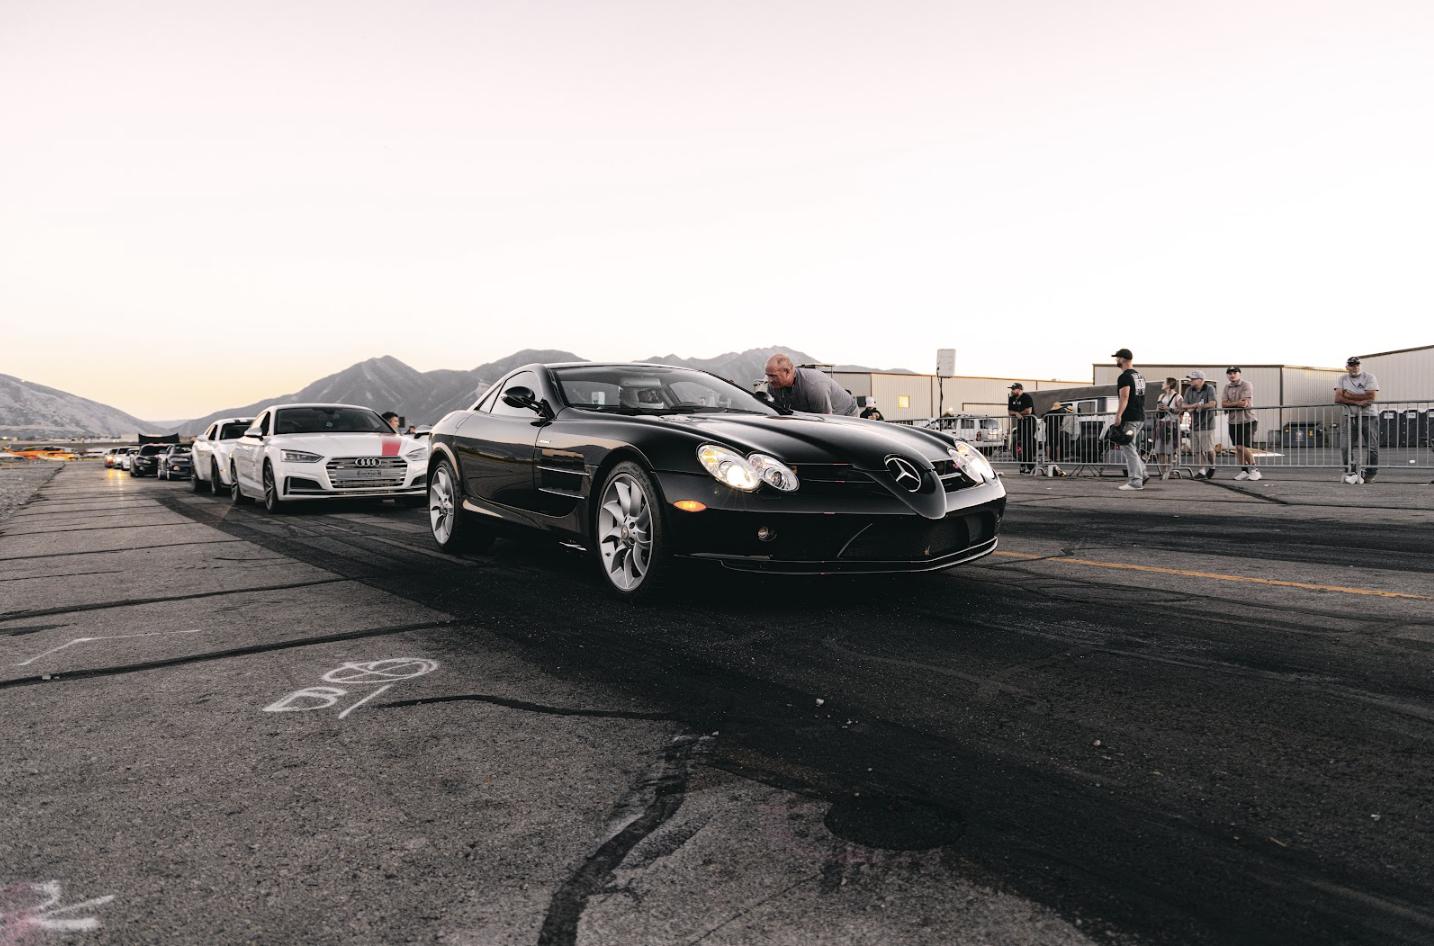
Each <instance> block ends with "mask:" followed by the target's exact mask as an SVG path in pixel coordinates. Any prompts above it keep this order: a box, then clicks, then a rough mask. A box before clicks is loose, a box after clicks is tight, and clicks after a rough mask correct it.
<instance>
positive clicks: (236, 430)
mask: <svg viewBox="0 0 1434 946" xmlns="http://www.w3.org/2000/svg"><path fill="white" fill-rule="evenodd" d="M252 423H254V422H253V421H252V420H247V421H240V422H239V423H236V424H225V425H224V426H222V427H220V428H219V439H220V440H238V439H239V438H240V437H242V436H244V431H246V430H248V429H249V425H250V424H252Z"/></svg>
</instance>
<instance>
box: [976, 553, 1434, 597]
mask: <svg viewBox="0 0 1434 946" xmlns="http://www.w3.org/2000/svg"><path fill="white" fill-rule="evenodd" d="M991 554H992V555H999V556H1000V557H1002V558H1014V559H1022V560H1025V561H1037V560H1039V561H1042V562H1053V563H1057V564H1063V565H1085V566H1087V567H1089V568H1113V569H1115V570H1117V571H1125V572H1150V573H1151V574H1153V575H1175V576H1178V577H1182V578H1208V579H1210V580H1212V581H1234V582H1242V583H1244V584H1249V585H1270V586H1274V587H1277V588H1300V589H1302V590H1304V591H1333V592H1336V593H1338V594H1342V595H1364V596H1366V597H1370V598H1400V599H1402V600H1405V601H1434V597H1431V596H1430V595H1416V594H1413V593H1411V592H1406V591H1381V590H1379V589H1378V588H1350V587H1348V586H1345V585H1320V584H1316V583H1314V582H1309V581H1284V580H1282V579H1279V578H1254V577H1252V576H1250V575H1226V574H1224V573H1222V572H1200V571H1194V570H1192V569H1188V568H1165V567H1164V566H1161V565H1132V564H1130V563H1128V562H1097V561H1094V560H1093V559H1089V558H1062V557H1055V558H1047V557H1045V556H1043V555H1027V554H1025V553H1024V552H1003V551H999V550H998V551H995V552H992V553H991Z"/></svg>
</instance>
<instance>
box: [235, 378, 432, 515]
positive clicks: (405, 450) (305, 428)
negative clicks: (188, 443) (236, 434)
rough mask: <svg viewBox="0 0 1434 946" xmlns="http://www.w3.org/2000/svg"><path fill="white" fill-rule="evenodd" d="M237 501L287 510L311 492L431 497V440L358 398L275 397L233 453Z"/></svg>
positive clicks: (417, 500)
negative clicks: (404, 430) (280, 400)
mask: <svg viewBox="0 0 1434 946" xmlns="http://www.w3.org/2000/svg"><path fill="white" fill-rule="evenodd" d="M229 464H230V465H229V477H230V479H231V481H232V482H233V484H234V487H233V489H232V490H231V492H230V496H231V498H232V499H233V501H234V502H235V503H236V504H238V503H245V502H248V501H249V500H250V499H262V500H263V502H264V508H265V509H267V510H269V511H270V512H281V511H282V510H283V505H284V503H286V502H296V501H299V500H308V499H355V498H364V499H398V500H399V501H401V502H404V503H407V504H409V505H414V506H421V505H423V503H424V500H425V498H426V496H427V491H428V485H427V470H428V447H427V445H425V444H423V443H421V442H419V441H417V440H415V439H414V438H412V437H404V436H402V435H400V434H396V433H394V432H393V428H391V427H389V425H388V423H387V422H386V421H385V420H384V419H383V418H382V417H380V416H379V414H378V412H377V411H375V410H372V409H371V408H367V407H359V406H357V405H353V404H275V405H273V406H271V407H268V408H265V409H264V410H263V411H262V412H261V413H260V414H259V419H258V420H256V421H254V424H253V426H251V427H250V428H249V429H248V430H247V431H245V432H244V436H243V437H240V438H239V439H238V440H237V441H235V443H234V446H233V448H232V450H231V453H230V457H229Z"/></svg>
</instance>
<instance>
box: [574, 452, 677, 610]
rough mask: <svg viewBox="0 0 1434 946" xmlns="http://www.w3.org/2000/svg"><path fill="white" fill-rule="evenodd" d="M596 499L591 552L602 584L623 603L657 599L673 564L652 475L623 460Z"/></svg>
mask: <svg viewBox="0 0 1434 946" xmlns="http://www.w3.org/2000/svg"><path fill="white" fill-rule="evenodd" d="M595 495H597V496H598V497H599V499H598V505H597V506H596V508H594V509H593V510H592V517H593V521H592V524H593V552H592V554H593V558H594V560H595V561H596V562H597V567H598V571H599V573H600V574H601V576H602V582H603V584H604V585H606V586H607V588H608V589H609V590H610V591H611V592H612V593H613V594H615V595H617V596H618V597H619V598H622V599H624V600H626V601H633V602H637V601H643V600H647V599H650V598H653V597H655V596H657V595H659V594H660V593H661V592H662V591H663V588H664V586H665V585H666V584H667V580H668V577H669V575H670V574H671V572H672V570H673V568H674V563H673V562H672V556H671V554H670V553H669V551H668V547H667V523H666V521H665V520H664V518H663V508H664V507H663V501H662V493H661V492H659V491H658V488H657V483H656V482H654V481H653V479H652V475H651V474H650V473H648V472H647V470H646V469H644V468H643V467H642V465H641V464H638V463H634V462H632V461H623V462H622V463H619V464H617V465H616V466H614V467H613V468H612V469H611V470H609V471H608V474H607V476H606V478H604V480H603V483H602V487H601V488H600V489H599V490H597V492H596V494H595Z"/></svg>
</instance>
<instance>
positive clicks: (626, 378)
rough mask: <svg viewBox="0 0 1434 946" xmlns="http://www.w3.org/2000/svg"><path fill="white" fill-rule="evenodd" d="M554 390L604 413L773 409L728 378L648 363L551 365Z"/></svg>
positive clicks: (569, 400)
mask: <svg viewBox="0 0 1434 946" xmlns="http://www.w3.org/2000/svg"><path fill="white" fill-rule="evenodd" d="M552 372H553V376H554V377H555V378H556V379H557V382H558V393H559V394H561V395H562V398H563V401H564V402H565V403H567V405H568V406H569V407H577V408H581V409H583V410H585V411H598V412H600V413H604V414H776V413H777V411H776V410H775V409H773V408H772V407H770V406H768V405H767V404H765V403H764V402H763V401H761V400H759V399H758V398H757V396H756V395H755V394H752V393H751V392H750V391H745V390H743V389H742V388H739V387H738V386H737V385H735V384H733V383H732V382H730V381H724V380H722V379H721V378H717V377H714V376H713V375H710V374H706V373H704V372H701V371H693V370H691V369H689V368H666V367H658V366H652V365H581V366H576V367H571V368H554V369H552Z"/></svg>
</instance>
